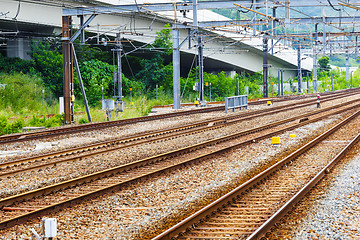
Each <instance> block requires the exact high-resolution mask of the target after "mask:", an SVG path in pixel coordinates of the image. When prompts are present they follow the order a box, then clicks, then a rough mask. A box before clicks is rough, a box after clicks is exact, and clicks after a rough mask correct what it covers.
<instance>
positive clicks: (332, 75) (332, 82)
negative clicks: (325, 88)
mask: <svg viewBox="0 0 360 240" xmlns="http://www.w3.org/2000/svg"><path fill="white" fill-rule="evenodd" d="M331 91H334V74H333V73H332V74H331Z"/></svg>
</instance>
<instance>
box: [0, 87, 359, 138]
mask: <svg viewBox="0 0 360 240" xmlns="http://www.w3.org/2000/svg"><path fill="white" fill-rule="evenodd" d="M359 91H360V90H359V89H347V90H342V91H339V92H336V93H323V94H322V95H323V96H327V95H331V96H332V97H336V96H338V97H341V96H350V95H352V94H356V93H358V92H359ZM305 97H312V95H309V96H306V95H305V96H303V95H300V96H294V97H291V98H283V99H278V100H273V101H274V102H281V101H288V100H294V99H295V100H301V99H303V98H305ZM266 100H268V99H265V100H260V101H255V102H249V105H258V104H264V103H265V102H266ZM308 101H311V100H308ZM223 110H224V106H218V107H206V108H199V109H195V110H189V111H181V112H175V113H168V114H159V115H152V116H146V117H138V118H131V119H123V120H117V121H109V122H101V123H88V124H82V125H76V126H66V127H61V128H55V129H47V130H43V131H38V132H28V133H17V134H11V135H4V136H0V144H4V143H11V142H20V141H28V140H33V139H41V138H46V137H53V136H59V135H64V134H71V133H77V132H85V131H92V130H97V129H104V128H109V127H115V126H124V125H128V124H134V123H138V122H146V121H154V120H159V119H165V118H172V117H177V116H184V115H191V114H197V113H206V112H212V111H223Z"/></svg>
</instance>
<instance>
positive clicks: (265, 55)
mask: <svg viewBox="0 0 360 240" xmlns="http://www.w3.org/2000/svg"><path fill="white" fill-rule="evenodd" d="M263 76H264V78H263V79H264V83H263V84H264V90H263V91H264V98H267V97H268V96H269V93H268V77H269V76H268V38H267V37H266V36H265V37H264V38H263Z"/></svg>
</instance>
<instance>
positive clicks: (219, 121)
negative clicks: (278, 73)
mask: <svg viewBox="0 0 360 240" xmlns="http://www.w3.org/2000/svg"><path fill="white" fill-rule="evenodd" d="M345 96H347V95H345ZM341 97H344V96H343V95H341ZM338 98H340V97H339V96H329V97H328V98H326V99H323V100H322V102H327V101H331V100H334V99H338ZM355 101H357V100H353V101H350V102H348V104H351V103H353V102H355ZM312 104H313V100H308V101H304V102H302V103H300V104H297V103H292V104H288V105H284V106H277V107H272V108H269V109H263V110H260V111H253V112H246V113H240V114H236V115H231V116H225V117H218V118H214V119H210V120H205V121H199V122H195V123H192V124H187V125H184V126H181V127H175V128H168V129H165V130H157V131H151V132H149V133H145V134H143V133H139V134H135V135H132V136H128V137H122V138H119V139H113V140H107V141H102V142H98V143H94V144H90V145H86V146H81V147H74V148H70V149H66V150H60V151H55V152H52V153H46V154H42V155H39V156H31V157H27V158H22V159H18V160H15V161H6V162H3V163H0V170H1V169H4V168H8V167H10V166H14V165H19V164H24V163H29V162H35V161H39V160H44V159H49V158H57V157H62V156H67V155H70V154H76V153H79V152H85V151H90V150H96V149H99V148H104V147H109V146H111V145H118V144H121V143H126V142H133V141H136V140H140V139H145V138H151V137H156V136H159V135H164V134H169V133H172V132H179V131H184V130H188V129H193V128H197V127H202V126H205V127H203V128H202V129H201V130H204V131H205V130H211V129H214V128H217V127H219V126H220V127H222V126H225V125H228V124H230V122H229V120H232V119H239V120H237V121H232V122H231V123H232V124H234V123H236V122H239V121H245V120H250V119H253V118H255V117H261V116H266V115H268V114H269V113H271V114H274V113H279V112H283V111H288V110H291V109H295V108H301V107H307V106H311V105H312ZM341 106H342V105H337V106H334V107H341ZM328 109H330V108H328ZM259 112H260V113H259ZM209 124H213V125H216V127H212V126H208V127H206V126H207V125H209ZM196 131H197V130H192V131H191V130H190V131H186V132H185V133H184V132H183V133H179V134H175V136H179V135H181V134H191V133H194V132H196ZM198 131H200V130H198ZM189 132H190V133H189ZM164 138H166V137H164ZM164 138H161V139H164ZM139 144H140V143H139ZM135 145H136V144H133V145H132V146H135ZM116 149H118V148H116ZM101 153H103V152H101ZM90 155H93V154H90ZM90 155H89V156H90ZM85 157H86V156H85ZM78 158H80V157H77V158H75V159H78ZM72 160H74V158H69V161H72ZM61 162H63V161H61ZM1 176H2V175H1V174H0V177H1Z"/></svg>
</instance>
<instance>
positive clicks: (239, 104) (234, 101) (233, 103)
mask: <svg viewBox="0 0 360 240" xmlns="http://www.w3.org/2000/svg"><path fill="white" fill-rule="evenodd" d="M247 106H248V96H247V95H239V96H234V97H226V98H225V113H228V110H229V109H232V110H233V112H234V111H235V108H239V109H240V110H241V109H242V108H247Z"/></svg>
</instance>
